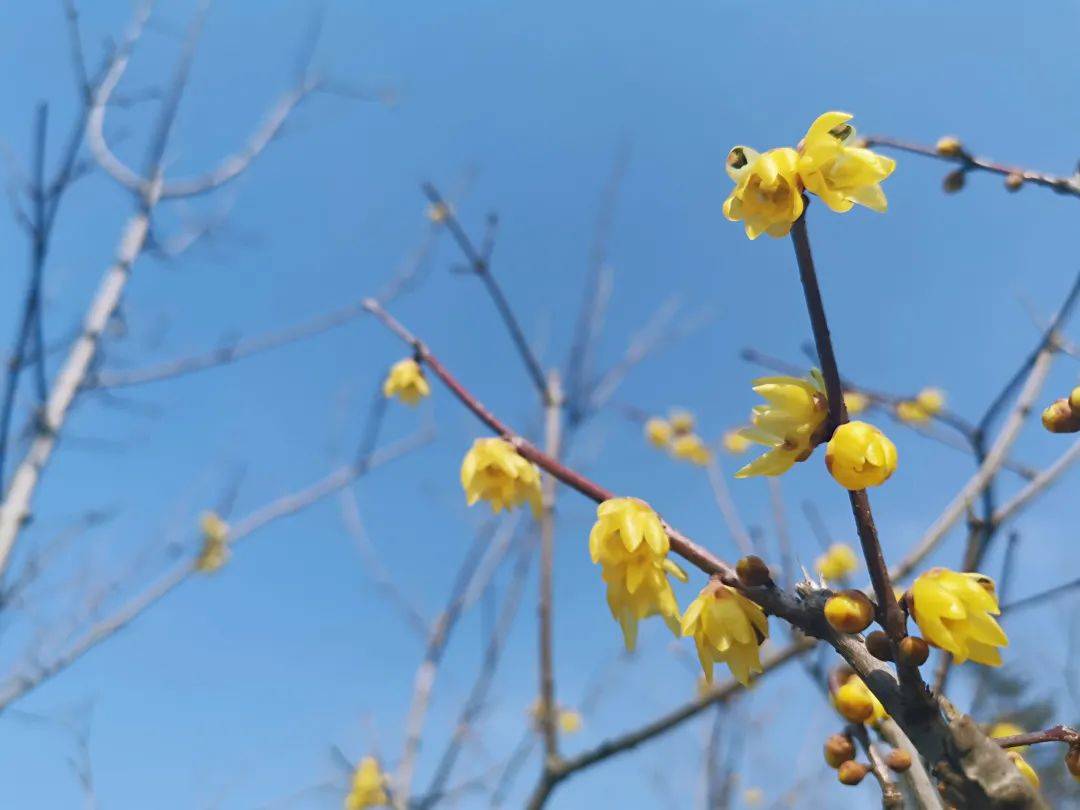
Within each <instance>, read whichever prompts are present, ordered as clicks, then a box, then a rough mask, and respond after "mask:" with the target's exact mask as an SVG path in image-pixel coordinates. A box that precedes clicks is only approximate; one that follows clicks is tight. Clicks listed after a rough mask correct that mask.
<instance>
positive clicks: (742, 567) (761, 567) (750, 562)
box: [735, 554, 772, 587]
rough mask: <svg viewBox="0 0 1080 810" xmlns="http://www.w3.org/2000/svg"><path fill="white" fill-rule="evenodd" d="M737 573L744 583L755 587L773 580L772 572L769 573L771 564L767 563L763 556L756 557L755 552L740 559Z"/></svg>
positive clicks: (736, 567) (736, 569) (736, 568)
mask: <svg viewBox="0 0 1080 810" xmlns="http://www.w3.org/2000/svg"><path fill="white" fill-rule="evenodd" d="M735 573H737V574H738V575H739V581H740V582H742V584H743V585H747V586H750V587H754V586H757V585H768V584H769V583H770V582H772V574H770V573H769V566H767V565H766V564H765V561H764V560H763V559H761V557H755V556H754V555H753V554H749V555H747V556H745V557H743V558H742V559H741V560H739V562H738V564H737V565H736V566H735Z"/></svg>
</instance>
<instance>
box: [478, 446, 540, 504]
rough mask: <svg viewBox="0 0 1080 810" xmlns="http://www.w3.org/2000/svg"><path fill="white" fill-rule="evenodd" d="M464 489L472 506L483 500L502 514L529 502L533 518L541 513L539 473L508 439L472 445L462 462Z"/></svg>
mask: <svg viewBox="0 0 1080 810" xmlns="http://www.w3.org/2000/svg"><path fill="white" fill-rule="evenodd" d="M461 486H462V487H463V488H464V490H465V500H466V502H467V503H468V504H469V506H472V505H473V504H474V503H476V502H477V501H479V500H484V501H487V502H488V503H489V504H491V509H492V511H494V512H501V511H502V510H503V509H513V508H515V507H518V506H521V505H522V504H523V503H528V504H529V505H530V506H531V507H532V510H533V515H539V514H540V510H541V504H542V498H541V493H540V471H539V470H538V469H536V465H535V464H533V463H532V462H530V461H527V460H526V459H524V458H522V457H521V456H520V455H518V452H517V450H515V449H514V446H513V445H512V444H510V442H508V441H506V440H505V439H477V440H476V441H475V442H473V446H472V448H471V449H470V450H469V452H468V453H466V454H465V460H464V461H462V463H461Z"/></svg>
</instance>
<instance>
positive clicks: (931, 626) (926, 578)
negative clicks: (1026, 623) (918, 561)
mask: <svg viewBox="0 0 1080 810" xmlns="http://www.w3.org/2000/svg"><path fill="white" fill-rule="evenodd" d="M909 593H910V594H911V604H912V616H913V617H914V619H915V622H916V624H918V625H919V629H920V630H922V633H923V635H924V636H925V637H926V640H927V641H929V642H930V643H931V644H934V645H935V646H937V647H940V648H941V649H943V650H948V651H949V652H951V653H952V654H953V657H954V658H955V659H956V663H958V664H962V663H963V662H964V661H966V660H968V659H969V658H970V659H971V660H972V661H976V662H978V663H980V664H987V665H989V666H992V667H998V666H1001V652H1000V651H999V650H998V647H1004V646H1006V645H1007V644H1008V643H1009V639H1008V638H1007V637H1006V635H1005V633H1004V631H1002V629H1001V627H999V626H998V623H997V622H996V621H995V620H994V618H993V617H994V616H997V615H998V614H1000V613H1001V609H1000V608H999V607H998V601H997V593H996V591H995V589H994V581H993V580H992V579H990V578H989V577H986V576H983V575H982V574H976V573H961V572H957V571H950V570H949V569H947V568H931V569H930V570H929V571H927V572H926V573H925V574H922V575H920V576H919V577H917V578H916V579H915V582H914V583H913V584H912V586H911V588H910V590H909Z"/></svg>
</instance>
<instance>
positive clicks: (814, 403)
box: [735, 369, 829, 478]
mask: <svg viewBox="0 0 1080 810" xmlns="http://www.w3.org/2000/svg"><path fill="white" fill-rule="evenodd" d="M754 392H755V393H756V394H759V395H760V396H762V397H764V399H765V404H764V405H756V406H754V411H753V414H751V417H750V418H751V421H752V422H753V425H752V426H751V427H748V428H745V429H744V430H743V431H742V435H743V436H744V437H746V438H747V439H749V440H750V441H752V442H757V443H758V444H762V445H764V446H766V447H768V448H770V449H769V451H768V452H767V453H765V455H763V456H759V457H758V458H756V459H754V460H753V461H752V462H750V463H749V464H747V465H746V466H745V467H743V468H742V469H741V470H739V471H738V472H737V473H735V477H736V478H747V477H749V476H751V475H781V474H783V473H785V472H787V471H788V470H789V469H791V467H792V465H794V464H795V462H797V461H805V460H806V459H808V458H809V457H810V453H811V452H813V449H814V447H816V446H817V445H818V444H820V442H821V439H822V436H821V431H822V428H823V426H824V424H825V419H826V418H827V417H828V415H829V405H828V400H827V399H826V397H825V381H824V380H822V378H821V372H820V371H818V370H817V369H814V370H813V371H811V372H810V376H809V377H808V378H807V379H801V378H799V377H762V378H760V379H757V380H754Z"/></svg>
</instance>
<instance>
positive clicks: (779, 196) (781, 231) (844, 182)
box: [724, 112, 896, 239]
mask: <svg viewBox="0 0 1080 810" xmlns="http://www.w3.org/2000/svg"><path fill="white" fill-rule="evenodd" d="M850 120H851V116H850V115H848V114H847V113H842V112H827V113H825V114H824V115H822V116H819V117H818V119H817V120H816V121H814V123H813V124H811V125H810V129H809V130H808V131H807V133H806V137H805V138H803V140H802V142H801V143H800V144H799V146H798V148H797V149H792V148H790V147H781V148H779V149H770V150H769V151H767V152H762V153H758V152H756V151H755V150H753V149H750V148H749V147H746V146H736V147H735V148H734V149H732V150H731V152H730V153H729V154H728V159H727V172H728V175H729V176H730V177H731V179H732V180H734V181H735V188H734V190H733V191H732V192H731V196H729V197H728V198H727V200H726V201H725V202H724V216H725V217H727V218H728V219H730V220H731V221H733V222H737V221H742V222H743V223H744V226H745V229H746V235H747V236H748V237H750V238H751V239H757V238H758V237H759V236H760V235H761V234H763V233H767V234H769V236H774V237H781V236H785V235H786V234H787V233H788V232H789V231H790V230H791V225H792V223H794V222H795V220H797V219H798V218H799V217H800V216H802V213H803V208H804V202H803V192H804V191H808V192H810V193H811V194H816V195H817V196H818V197H820V198H821V200H822V202H824V203H825V205H827V206H828V207H829V208H830V209H832V210H833V211H836V212H839V213H843V212H845V211H850V210H851V208H852V206H854V205H856V204H858V205H864V206H866V207H867V208H870V209H871V210H874V211H879V212H881V211H885V209H886V207H887V203H886V200H885V194H884V192H883V191H882V190H881V185H880V183H881V181H882V180H884V179H885V178H886V177H888V176H889V175H890V174H892V171H893V169H894V168H896V163H895V161H893V160H891V159H889V158H887V157H883V156H882V155H879V154H876V153H875V152H871V151H870V150H869V149H865V148H863V147H862V146H860V145H859V141H858V139H857V138H856V137H855V129H854V127H852V126H851V125H850V124H849V123H848V121H850Z"/></svg>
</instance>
